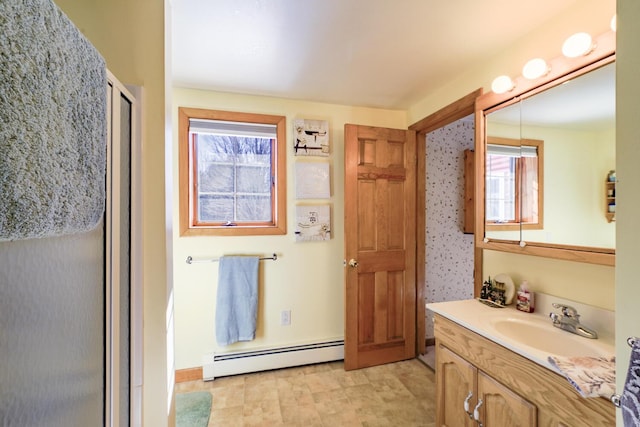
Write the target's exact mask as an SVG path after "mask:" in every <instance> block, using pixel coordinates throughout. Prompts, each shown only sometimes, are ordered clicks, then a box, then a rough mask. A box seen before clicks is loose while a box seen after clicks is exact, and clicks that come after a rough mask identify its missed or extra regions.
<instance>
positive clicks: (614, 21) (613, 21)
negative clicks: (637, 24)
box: [609, 15, 618, 32]
mask: <svg viewBox="0 0 640 427" xmlns="http://www.w3.org/2000/svg"><path fill="white" fill-rule="evenodd" d="M609 25H610V26H611V31H613V32H615V31H617V30H618V15H613V18H611V22H610V24H609Z"/></svg>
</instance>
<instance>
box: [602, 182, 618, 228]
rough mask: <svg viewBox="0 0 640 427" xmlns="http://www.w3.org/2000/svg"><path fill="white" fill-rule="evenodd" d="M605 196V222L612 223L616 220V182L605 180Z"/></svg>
mask: <svg viewBox="0 0 640 427" xmlns="http://www.w3.org/2000/svg"><path fill="white" fill-rule="evenodd" d="M604 188H605V194H604V200H605V206H604V209H605V214H604V215H605V217H606V218H607V222H612V221H615V220H616V182H615V181H609V179H607V180H606V181H605V184H604Z"/></svg>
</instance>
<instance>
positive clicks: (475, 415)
mask: <svg viewBox="0 0 640 427" xmlns="http://www.w3.org/2000/svg"><path fill="white" fill-rule="evenodd" d="M483 403H484V402H483V401H482V399H478V404H477V405H476V407H475V408H473V419H474V420H476V423H478V427H482V421H480V407H481V406H482V404H483Z"/></svg>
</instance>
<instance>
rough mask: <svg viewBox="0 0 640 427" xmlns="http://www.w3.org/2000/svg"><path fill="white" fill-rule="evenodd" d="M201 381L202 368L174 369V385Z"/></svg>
mask: <svg viewBox="0 0 640 427" xmlns="http://www.w3.org/2000/svg"><path fill="white" fill-rule="evenodd" d="M201 379H202V366H197V367H195V368H186V369H176V384H178V383H184V382H187V381H195V380H201Z"/></svg>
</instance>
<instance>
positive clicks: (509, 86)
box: [491, 76, 516, 94]
mask: <svg viewBox="0 0 640 427" xmlns="http://www.w3.org/2000/svg"><path fill="white" fill-rule="evenodd" d="M514 87H516V85H515V83H513V80H511V77H509V76H498V77H496V78H495V79H493V82H492V83H491V90H492V91H494V92H495V93H498V94H500V93H505V92H509V91H510V90H513V88H514Z"/></svg>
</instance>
